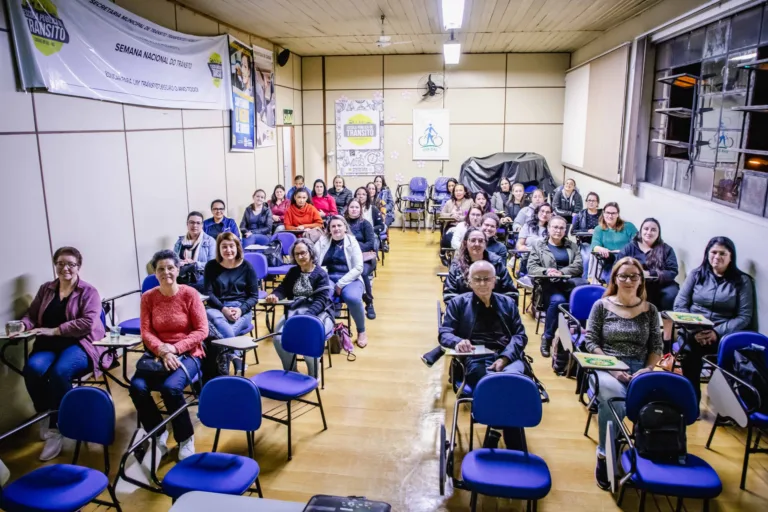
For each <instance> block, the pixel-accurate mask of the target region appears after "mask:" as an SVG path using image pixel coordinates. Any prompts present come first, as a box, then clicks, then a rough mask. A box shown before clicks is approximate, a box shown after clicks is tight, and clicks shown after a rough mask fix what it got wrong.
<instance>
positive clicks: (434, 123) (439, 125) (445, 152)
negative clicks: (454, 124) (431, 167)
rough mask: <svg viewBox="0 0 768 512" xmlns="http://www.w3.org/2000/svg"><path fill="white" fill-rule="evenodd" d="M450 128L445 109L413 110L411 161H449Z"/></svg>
mask: <svg viewBox="0 0 768 512" xmlns="http://www.w3.org/2000/svg"><path fill="white" fill-rule="evenodd" d="M450 128H451V122H450V117H449V114H448V110H447V109H414V111H413V159H414V160H449V159H450V144H449V140H450Z"/></svg>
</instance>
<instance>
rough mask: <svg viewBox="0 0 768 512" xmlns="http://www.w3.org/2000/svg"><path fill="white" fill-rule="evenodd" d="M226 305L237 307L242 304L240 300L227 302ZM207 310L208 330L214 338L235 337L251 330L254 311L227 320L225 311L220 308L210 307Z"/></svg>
mask: <svg viewBox="0 0 768 512" xmlns="http://www.w3.org/2000/svg"><path fill="white" fill-rule="evenodd" d="M224 306H225V307H228V308H236V307H238V306H240V302H236V301H235V302H225V303H224ZM205 312H206V314H207V316H208V332H209V335H210V336H211V337H212V338H216V339H224V338H234V337H235V336H242V335H243V334H248V332H249V331H250V330H251V329H249V327H250V325H251V320H252V319H253V311H249V312H248V313H246V314H243V315H242V316H241V317H240V318H238V319H237V320H235V321H234V322H231V321H229V320H227V317H225V316H224V313H222V312H221V311H219V310H218V309H213V308H208V309H206V311H205Z"/></svg>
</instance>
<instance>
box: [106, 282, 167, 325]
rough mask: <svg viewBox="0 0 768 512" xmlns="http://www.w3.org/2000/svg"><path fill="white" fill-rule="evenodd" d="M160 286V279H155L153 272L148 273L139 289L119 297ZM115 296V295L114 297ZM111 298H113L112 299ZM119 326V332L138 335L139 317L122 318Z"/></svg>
mask: <svg viewBox="0 0 768 512" xmlns="http://www.w3.org/2000/svg"><path fill="white" fill-rule="evenodd" d="M158 286H160V281H158V280H157V276H156V275H155V274H150V275H148V276H147V277H145V278H144V281H142V282H141V290H135V291H132V292H130V293H127V294H125V295H122V296H121V297H125V296H126V295H131V294H133V293H139V292H141V294H142V295H143V294H145V293H147V292H148V291H149V290H151V289H152V288H157V287H158ZM114 298H117V297H114ZM114 298H113V299H114ZM118 325H119V326H120V334H122V335H126V334H135V335H136V336H138V335H139V334H141V319H140V318H129V319H128V320H123V321H122V322H120V323H119V324H118Z"/></svg>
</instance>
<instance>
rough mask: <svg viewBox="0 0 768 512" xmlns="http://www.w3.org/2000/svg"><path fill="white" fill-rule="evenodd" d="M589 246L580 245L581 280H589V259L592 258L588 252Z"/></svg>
mask: <svg viewBox="0 0 768 512" xmlns="http://www.w3.org/2000/svg"><path fill="white" fill-rule="evenodd" d="M590 247H591V244H581V246H580V250H581V261H582V263H583V264H584V273H583V274H582V275H581V277H582V278H583V279H589V258H590V256H592V252H591V250H590Z"/></svg>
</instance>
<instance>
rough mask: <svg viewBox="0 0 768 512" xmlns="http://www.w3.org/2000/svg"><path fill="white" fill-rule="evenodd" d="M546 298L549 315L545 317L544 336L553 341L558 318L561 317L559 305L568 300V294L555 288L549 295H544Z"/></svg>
mask: <svg viewBox="0 0 768 512" xmlns="http://www.w3.org/2000/svg"><path fill="white" fill-rule="evenodd" d="M544 300H545V301H547V300H549V302H546V304H547V316H546V318H545V319H544V336H543V337H544V338H546V339H547V340H549V341H552V340H553V339H554V338H555V329H557V319H558V318H559V316H560V315H559V314H558V313H559V312H560V310H559V309H558V306H559V305H560V304H565V303H566V302H568V296H567V295H566V294H565V293H563V292H561V291H560V290H557V289H554V290H553V291H552V292H551V294H550V295H549V297H547V296H546V295H545V296H544Z"/></svg>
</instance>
